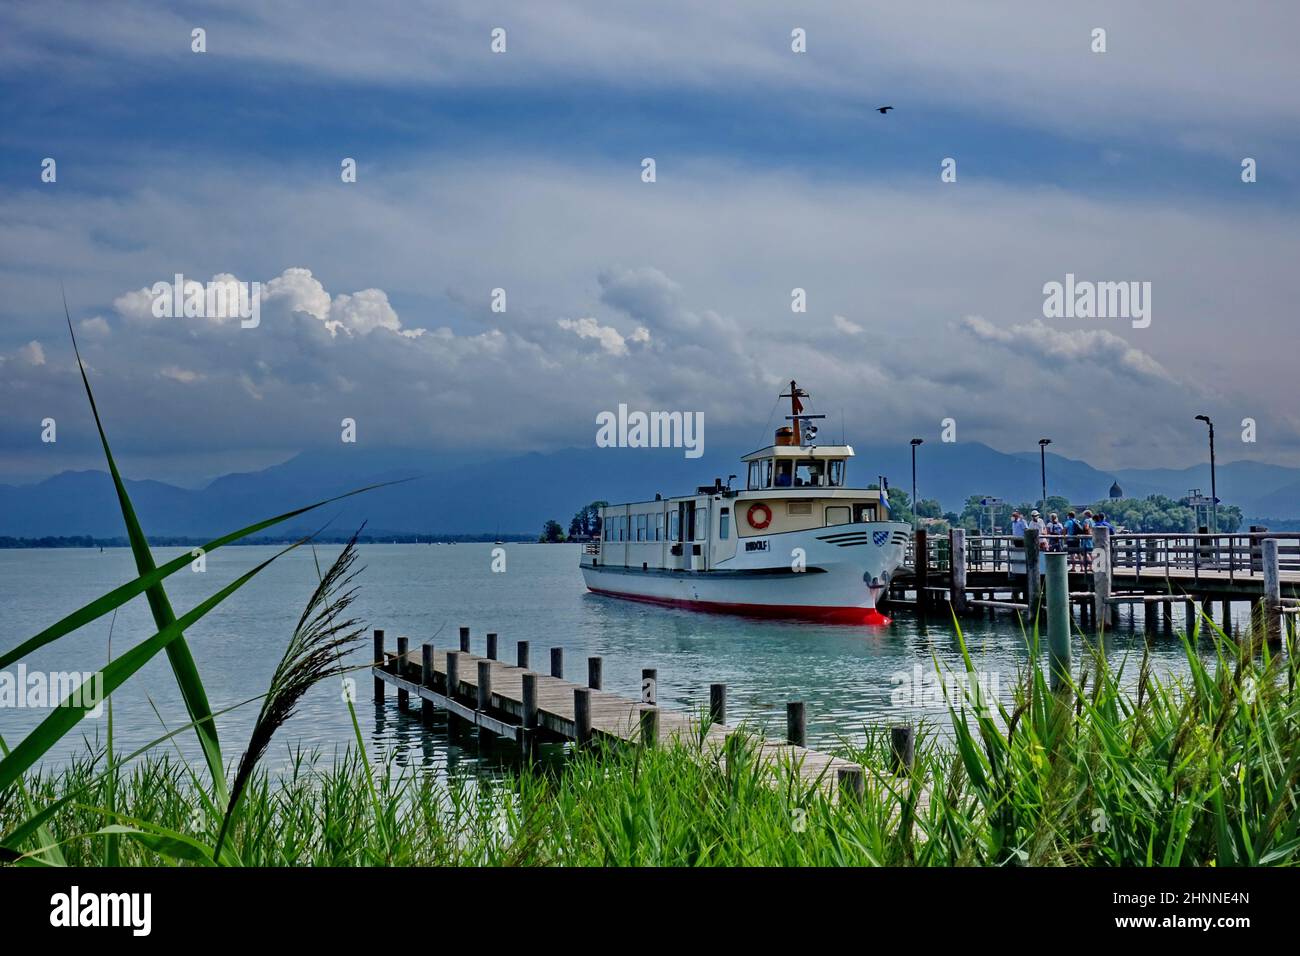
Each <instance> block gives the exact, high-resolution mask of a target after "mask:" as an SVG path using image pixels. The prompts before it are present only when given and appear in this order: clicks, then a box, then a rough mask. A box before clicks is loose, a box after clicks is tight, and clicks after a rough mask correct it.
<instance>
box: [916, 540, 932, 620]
mask: <svg viewBox="0 0 1300 956" xmlns="http://www.w3.org/2000/svg"><path fill="white" fill-rule="evenodd" d="M912 540H913V544H912V564H913V571H914V572H915V574H914V577H915V578H916V609H917V611H919V612H922V613H924V611H925V608H926V602H927V601H928V600H929V596H930V592H929V591H928V590H927V588H928V587H929V585H930V547H929V545H928V544H927V543H926V532H925V529H924V528H917V529H916V533H915V534H914V535H913V537H912Z"/></svg>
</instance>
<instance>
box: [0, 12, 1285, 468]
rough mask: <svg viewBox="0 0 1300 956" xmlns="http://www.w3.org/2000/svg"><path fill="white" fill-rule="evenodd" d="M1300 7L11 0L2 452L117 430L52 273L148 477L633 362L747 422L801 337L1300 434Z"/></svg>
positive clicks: (1091, 399)
mask: <svg viewBox="0 0 1300 956" xmlns="http://www.w3.org/2000/svg"><path fill="white" fill-rule="evenodd" d="M1298 28H1300V7H1297V6H1296V5H1294V4H1291V3H1282V2H1278V3H1235V4H1224V3H1218V2H1186V0H1180V2H1164V0H1155V2H1146V3H1142V4H1132V3H1131V2H1124V3H1109V2H1099V3H1088V4H1043V3H1040V2H1025V3H988V4H969V3H956V2H954V3H925V2H906V3H903V2H897V3H873V4H862V3H853V2H830V0H825V2H811V3H803V4H791V3H776V2H766V0H747V2H745V3H743V4H740V3H737V4H729V5H727V4H720V5H712V4H710V5H705V4H699V3H698V2H678V0H663V2H659V3H655V4H635V5H634V4H608V3H596V2H578V0H552V2H548V3H545V4H539V3H535V2H511V3H493V2H451V0H448V2H439V3H397V2H390V0H372V2H368V3H365V4H357V3H335V2H330V0H313V2H297V0H278V2H276V3H264V2H241V0H236V2H223V3H220V4H216V3H212V4H209V3H185V2H179V3H166V4H163V3H151V2H136V0H123V2H117V3H102V2H60V0H53V2H46V3H42V4H39V5H28V4H7V5H5V6H3V7H0V85H2V86H3V97H2V99H0V104H2V105H0V111H2V112H0V481H8V482H24V481H33V480H38V479H40V478H42V477H45V476H48V475H51V474H54V473H57V472H60V471H63V470H66V469H72V468H90V467H101V457H100V455H99V452H98V450H97V447H96V444H95V436H94V432H93V422H92V420H91V419H90V416H89V413H88V409H87V407H86V403H85V399H84V396H83V395H82V394H81V393H80V390H79V382H78V379H77V373H76V364H75V359H74V357H73V352H72V347H71V343H70V341H69V336H68V332H67V328H66V323H65V321H64V316H63V304H62V302H63V300H62V295H63V294H64V293H65V292H66V296H67V302H68V307H69V310H70V313H71V316H72V319H73V323H74V328H75V330H76V334H77V338H78V343H79V345H80V347H81V350H82V357H83V359H84V361H85V364H86V368H87V370H88V374H89V375H90V377H91V381H92V383H93V385H94V387H95V389H96V393H97V398H98V400H99V404H100V408H101V411H102V412H103V414H104V416H105V421H106V424H107V427H108V429H109V434H110V438H111V440H112V442H113V445H114V450H115V452H116V453H117V455H118V458H119V461H120V464H121V465H122V467H123V470H124V472H125V473H126V474H127V475H128V476H130V477H135V478H156V479H160V480H166V481H171V482H176V483H179V484H186V485H199V484H201V483H202V482H204V481H206V480H208V479H210V478H212V477H214V476H216V475H220V474H223V473H227V472H231V471H245V470H253V469H257V468H261V467H264V466H266V465H269V464H273V463H275V462H278V461H282V460H284V459H286V458H288V457H290V456H291V455H293V454H295V453H296V452H298V451H302V450H306V449H312V448H322V447H327V446H330V445H336V444H337V443H338V442H340V440H341V436H342V429H341V422H342V420H343V419H344V418H350V419H352V420H354V421H355V422H356V438H357V447H358V450H360V451H362V452H364V449H365V448H367V447H370V448H392V447H405V448H420V449H445V450H446V451H447V452H448V453H449V454H458V453H463V454H466V455H473V456H479V457H481V456H484V455H495V454H498V453H500V454H503V455H504V454H517V453H519V452H524V451H534V450H535V451H553V450H557V449H563V448H569V447H581V446H588V445H590V444H591V443H594V441H595V436H596V416H597V415H598V414H599V413H600V412H602V411H606V410H612V409H616V408H617V407H618V405H619V404H627V405H628V406H629V408H632V409H644V410H647V411H651V410H665V411H670V410H682V411H699V412H702V413H703V414H704V416H705V423H706V430H705V431H706V435H705V437H706V441H709V440H713V441H725V442H727V443H728V444H734V443H740V444H745V443H746V442H747V441H749V442H751V443H752V445H753V446H755V447H757V446H758V445H759V444H762V443H763V442H764V441H765V440H766V437H767V435H768V434H769V428H770V426H771V424H772V421H771V414H772V409H773V403H774V402H775V400H776V395H777V393H778V391H780V390H782V385H783V384H784V383H788V381H789V380H790V379H792V378H795V379H798V380H799V383H800V385H801V386H804V387H806V388H807V389H808V390H809V391H810V392H811V393H812V402H811V404H812V406H813V410H814V411H818V412H824V413H826V414H828V415H829V416H830V419H831V420H832V421H838V422H842V423H843V425H842V427H843V429H844V431H845V432H846V433H847V435H848V437H849V439H850V440H851V441H852V440H855V439H856V440H858V441H862V442H868V441H869V442H873V443H875V442H889V441H895V440H897V441H899V442H901V443H903V444H906V442H907V440H908V439H909V438H910V437H912V436H920V437H924V438H926V439H927V440H928V441H934V442H937V441H939V440H940V437H941V432H942V430H943V428H944V423H945V420H949V419H950V420H951V421H952V423H953V426H955V437H956V438H957V440H958V441H981V442H984V443H987V444H989V445H991V446H993V447H995V448H998V449H1001V450H1004V451H1024V450H1030V449H1033V448H1034V446H1035V445H1036V443H1037V440H1038V439H1039V438H1040V437H1043V436H1050V437H1052V438H1053V442H1054V444H1053V449H1054V450H1057V451H1059V453H1060V454H1063V455H1065V456H1067V457H1071V458H1080V459H1085V460H1087V461H1089V462H1090V463H1092V464H1093V465H1096V466H1098V467H1102V468H1125V467H1161V466H1168V467H1182V466H1185V465H1190V464H1194V463H1197V462H1200V461H1202V460H1203V459H1204V457H1205V431H1204V428H1203V426H1202V425H1201V424H1200V423H1199V422H1196V421H1194V416H1195V415H1197V414H1202V413H1204V414H1209V415H1210V416H1211V417H1212V418H1213V419H1214V420H1215V422H1216V426H1217V429H1218V434H1217V438H1218V444H1219V456H1220V460H1221V461H1231V460H1237V459H1254V460H1259V461H1265V462H1272V463H1276V464H1286V465H1300V413H1298V412H1297V411H1296V407H1295V401H1294V398H1295V394H1296V385H1295V382H1296V374H1295V364H1294V363H1295V355H1294V353H1295V349H1294V342H1295V336H1294V334H1293V331H1292V327H1293V324H1294V318H1293V314H1292V312H1293V304H1294V299H1295V296H1294V293H1293V291H1292V288H1291V285H1290V279H1291V275H1292V273H1293V271H1294V268H1295V263H1296V262H1297V261H1300V236H1298V234H1297V226H1296V213H1297V207H1298V206H1300V203H1298V202H1297V199H1298V198H1300V172H1298V171H1297V167H1296V164H1295V163H1294V160H1293V157H1294V156H1295V154H1296V148H1297V146H1298V145H1300V123H1298V121H1300V97H1297V96H1296V95H1295V91H1296V90H1297V89H1300V61H1297V58H1296V57H1295V56H1294V49H1293V47H1294V37H1295V36H1296V34H1297V32H1298ZM195 29H202V30H203V31H204V35H203V36H204V41H205V51H204V52H195V50H194V49H193V45H194V39H193V31H194V30H195ZM494 30H503V31H504V43H505V49H504V52H494V50H493V48H492V47H493V31H494ZM1097 30H1104V31H1105V34H1104V40H1105V51H1104V52H1097V51H1096V50H1095V49H1094V48H1095V47H1096V46H1097V44H1098V40H1097V38H1096V36H1097V35H1096V33H1095V31H1097ZM795 31H801V33H800V34H799V36H801V37H802V38H803V46H804V51H803V52H796V51H795V50H794V49H793V47H794V46H797V45H799V43H798V41H797V40H796V38H795V36H794V34H795ZM498 46H499V42H498ZM885 105H889V106H893V107H894V109H893V111H892V112H889V113H888V114H887V115H882V114H880V113H878V112H876V107H879V106H885ZM647 158H650V159H653V160H654V172H655V176H654V181H653V182H647V181H645V178H644V175H643V170H644V160H646V159H647ZM47 159H53V160H54V173H55V175H54V181H53V182H48V181H44V180H43V172H44V171H45V169H46V167H47V164H46V163H45V160H47ZM346 159H352V160H354V161H355V164H356V176H355V182H345V181H344V176H343V175H342V169H343V163H344V160H346ZM1246 159H1250V160H1253V161H1254V168H1255V172H1256V181H1254V182H1243V177H1242V173H1243V166H1242V164H1243V161H1244V160H1246ZM946 160H952V161H955V162H954V163H950V164H949V168H955V173H956V176H955V181H945V179H944V177H943V176H942V175H941V174H942V173H943V171H944V164H945V161H946ZM948 178H950V179H951V178H952V177H948ZM177 273H180V274H183V275H184V276H185V277H186V278H187V279H190V280H198V281H200V282H207V281H209V280H212V279H213V278H214V277H233V278H234V279H236V280H238V281H244V282H254V281H256V282H259V283H261V284H262V290H261V299H260V303H261V310H260V323H259V324H258V325H257V326H256V327H254V328H244V327H242V324H241V323H240V321H239V320H238V318H237V317H236V318H231V317H229V316H226V315H217V316H192V317H184V316H182V317H178V318H170V317H164V318H158V317H155V316H154V314H153V309H152V302H153V297H152V294H151V291H150V290H151V289H152V287H153V285H154V284H155V283H157V282H161V281H171V279H172V277H173V276H174V275H175V274H177ZM1067 274H1068V275H1073V276H1075V277H1076V278H1077V279H1078V280H1081V281H1092V282H1138V283H1150V285H1149V287H1147V288H1149V289H1150V300H1149V301H1150V315H1149V324H1144V322H1142V321H1137V320H1135V319H1130V318H1129V317H1122V316H1121V317H1108V318H1080V317H1056V316H1052V317H1049V316H1047V315H1045V314H1044V300H1045V293H1044V287H1045V285H1046V284H1047V283H1051V282H1061V283H1064V282H1065V281H1066V276H1067ZM496 289H500V290H504V302H505V308H504V311H494V309H493V290H496ZM795 289H801V290H803V293H804V298H805V300H806V311H799V312H796V311H793V310H792V302H793V298H792V291H793V290H795ZM499 304H500V300H499V297H498V305H499ZM47 419H53V420H54V421H55V422H56V429H57V433H56V434H57V440H56V441H54V442H49V441H42V435H43V433H45V432H47V429H46V428H45V426H44V425H43V424H42V423H43V422H45V421H46V420H47ZM1245 420H1250V421H1251V422H1253V427H1251V428H1249V429H1248V428H1243V426H1242V423H1243V422H1244V421H1245ZM835 430H836V431H838V429H835ZM949 433H950V434H952V429H950V431H949ZM1245 438H1253V439H1254V440H1253V441H1246V440H1244V439H1245Z"/></svg>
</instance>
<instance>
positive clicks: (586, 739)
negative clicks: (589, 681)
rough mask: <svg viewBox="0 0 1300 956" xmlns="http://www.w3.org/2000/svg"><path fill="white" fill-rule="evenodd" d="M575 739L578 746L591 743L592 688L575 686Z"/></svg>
mask: <svg viewBox="0 0 1300 956" xmlns="http://www.w3.org/2000/svg"><path fill="white" fill-rule="evenodd" d="M573 724H574V730H573V739H574V740H576V741H577V742H578V746H580V747H585V746H587V745H588V744H590V743H591V688H589V687H575V688H573Z"/></svg>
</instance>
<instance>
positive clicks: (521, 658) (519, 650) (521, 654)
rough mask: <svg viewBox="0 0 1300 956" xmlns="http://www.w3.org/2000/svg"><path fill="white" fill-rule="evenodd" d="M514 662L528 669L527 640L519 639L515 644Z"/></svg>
mask: <svg viewBox="0 0 1300 956" xmlns="http://www.w3.org/2000/svg"><path fill="white" fill-rule="evenodd" d="M515 664H517V665H518V666H519V667H522V668H523V669H524V670H528V642H527V641H519V642H518V643H517V644H515Z"/></svg>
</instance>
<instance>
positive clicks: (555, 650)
mask: <svg viewBox="0 0 1300 956" xmlns="http://www.w3.org/2000/svg"><path fill="white" fill-rule="evenodd" d="M551 676H552V677H561V678H562V677H564V648H562V647H552V648H551Z"/></svg>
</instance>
